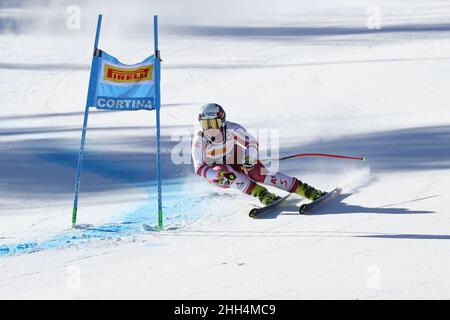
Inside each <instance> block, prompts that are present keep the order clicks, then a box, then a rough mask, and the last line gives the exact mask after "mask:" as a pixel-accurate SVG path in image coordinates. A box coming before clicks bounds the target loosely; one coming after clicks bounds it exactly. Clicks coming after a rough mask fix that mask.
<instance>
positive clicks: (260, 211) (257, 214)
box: [248, 194, 291, 218]
mask: <svg viewBox="0 0 450 320" xmlns="http://www.w3.org/2000/svg"><path fill="white" fill-rule="evenodd" d="M290 195H291V194H288V195H287V196H284V197H280V198H279V199H277V200H275V201H274V202H272V203H271V204H268V205H267V206H264V207H259V208H253V209H251V210H250V212H249V213H248V216H249V217H250V218H256V217H260V216H261V215H263V214H265V213H267V212H269V210H270V209H273V208H275V207H276V206H278V205H279V204H280V203H282V202H283V201H284V200H286V199H287V198H289V196H290Z"/></svg>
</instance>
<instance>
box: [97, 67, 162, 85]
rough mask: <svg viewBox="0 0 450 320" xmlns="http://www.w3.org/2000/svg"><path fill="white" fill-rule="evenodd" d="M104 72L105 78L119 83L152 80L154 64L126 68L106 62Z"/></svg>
mask: <svg viewBox="0 0 450 320" xmlns="http://www.w3.org/2000/svg"><path fill="white" fill-rule="evenodd" d="M103 74H104V76H103V80H106V81H113V82H118V83H127V82H140V81H150V80H152V74H153V65H151V64H150V65H148V66H141V67H138V68H133V69H128V68H127V69H125V68H119V67H116V66H112V65H110V64H105V65H104V73H103Z"/></svg>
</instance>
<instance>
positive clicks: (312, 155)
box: [262, 153, 366, 161]
mask: <svg viewBox="0 0 450 320" xmlns="http://www.w3.org/2000/svg"><path fill="white" fill-rule="evenodd" d="M298 157H328V158H339V159H348V160H362V161H365V160H366V158H364V157H350V156H342V155H338V154H328V153H298V154H294V155H292V156H286V157H282V158H279V159H264V160H262V161H273V160H278V161H280V160H286V159H291V158H298Z"/></svg>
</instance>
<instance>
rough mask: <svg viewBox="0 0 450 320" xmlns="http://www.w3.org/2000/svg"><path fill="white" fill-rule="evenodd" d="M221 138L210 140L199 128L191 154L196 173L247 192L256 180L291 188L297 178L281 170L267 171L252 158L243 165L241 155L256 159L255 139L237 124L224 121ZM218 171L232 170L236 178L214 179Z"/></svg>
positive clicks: (296, 183)
mask: <svg viewBox="0 0 450 320" xmlns="http://www.w3.org/2000/svg"><path fill="white" fill-rule="evenodd" d="M225 137H226V138H225V139H223V140H224V141H223V142H222V141H221V142H220V143H217V142H211V141H209V140H208V139H206V137H205V136H204V133H203V132H202V131H201V130H200V131H198V132H197V134H196V135H195V136H194V141H193V143H192V158H193V161H194V168H195V172H196V174H197V175H199V176H201V177H203V178H205V179H206V180H208V181H209V182H211V183H214V184H216V185H219V186H221V187H224V188H228V187H232V188H236V189H238V190H240V191H242V192H245V193H247V194H251V192H252V190H253V188H254V187H255V185H256V182H260V183H263V184H266V185H269V186H274V187H276V188H279V189H282V190H285V191H288V192H295V190H296V188H297V186H298V184H299V180H298V179H297V178H295V177H290V176H288V175H286V174H284V173H281V172H270V171H269V170H268V169H267V168H265V167H264V165H263V164H262V163H261V162H260V161H259V160H255V161H254V167H252V168H251V167H249V168H246V167H244V166H243V164H244V163H245V157H246V156H250V159H258V147H259V146H258V141H257V140H256V138H255V137H253V136H252V135H251V134H249V133H248V132H247V130H245V128H244V127H242V126H241V125H239V124H237V123H234V122H230V121H226V122H225ZM220 172H231V173H234V175H235V176H236V179H234V180H232V181H228V183H227V184H222V183H221V182H219V181H218V179H219V177H220Z"/></svg>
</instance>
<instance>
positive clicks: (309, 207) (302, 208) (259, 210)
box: [248, 187, 342, 218]
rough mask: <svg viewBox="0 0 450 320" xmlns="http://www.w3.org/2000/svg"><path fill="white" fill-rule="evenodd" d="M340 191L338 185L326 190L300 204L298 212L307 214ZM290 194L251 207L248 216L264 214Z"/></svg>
mask: <svg viewBox="0 0 450 320" xmlns="http://www.w3.org/2000/svg"><path fill="white" fill-rule="evenodd" d="M341 191H342V189H341V188H340V187H337V188H335V189H334V190H332V191H330V192H328V193H327V194H326V195H324V196H322V197H320V198H319V199H317V200H316V201H312V202H310V203H306V204H302V205H301V206H300V208H299V210H298V212H299V213H300V214H307V213H308V212H310V211H311V210H312V209H315V208H318V207H319V206H321V205H322V204H324V203H325V202H327V201H328V200H331V199H333V198H335V197H336V196H337V195H339V194H340V193H341ZM290 195H291V194H288V195H287V196H284V197H280V198H279V199H277V200H275V201H274V202H272V203H271V204H269V205H267V206H264V207H259V208H253V209H251V210H250V212H249V213H248V215H249V217H250V218H258V217H261V216H262V215H264V214H266V213H267V212H269V211H270V210H271V209H273V208H275V207H277V206H278V205H280V204H281V203H282V202H283V201H284V200H286V199H287V198H288V197H289V196H290Z"/></svg>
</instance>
